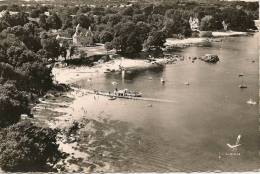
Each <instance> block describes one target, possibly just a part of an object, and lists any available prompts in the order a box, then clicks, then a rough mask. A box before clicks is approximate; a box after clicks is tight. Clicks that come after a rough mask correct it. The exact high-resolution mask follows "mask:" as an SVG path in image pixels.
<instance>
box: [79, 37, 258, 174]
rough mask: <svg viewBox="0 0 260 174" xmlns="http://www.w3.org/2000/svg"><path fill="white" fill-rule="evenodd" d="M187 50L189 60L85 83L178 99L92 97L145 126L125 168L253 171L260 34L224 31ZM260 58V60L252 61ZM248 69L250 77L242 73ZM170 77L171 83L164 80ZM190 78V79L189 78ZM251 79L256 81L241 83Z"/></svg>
mask: <svg viewBox="0 0 260 174" xmlns="http://www.w3.org/2000/svg"><path fill="white" fill-rule="evenodd" d="M206 53H211V54H217V55H218V56H219V57H220V62H218V63H217V64H214V65H210V64H207V63H205V62H201V61H199V60H197V61H195V62H194V63H192V62H191V60H189V59H187V57H189V56H191V57H194V56H197V57H198V56H202V55H204V54H206ZM176 54H180V55H183V56H185V57H186V59H185V60H184V61H178V62H177V63H176V64H171V65H167V66H166V67H165V69H164V70H162V71H145V72H139V73H132V74H126V75H125V78H124V79H122V77H121V75H120V74H110V75H106V76H105V77H102V76H100V77H96V78H93V80H92V81H91V82H88V81H87V80H82V81H80V82H78V84H79V85H81V86H82V87H83V88H95V89H100V90H101V89H102V90H113V89H114V86H113V85H112V84H111V82H112V81H117V82H118V83H119V85H118V88H128V89H131V90H137V91H141V92H142V93H143V95H144V97H149V98H159V99H168V100H172V101H173V102H172V103H163V102H148V101H133V100H125V99H117V100H113V101H110V100H99V98H96V100H93V96H89V98H87V100H86V103H85V106H86V108H87V109H88V113H90V114H89V115H91V113H93V114H97V113H105V114H106V115H110V117H111V119H114V120H120V121H126V122H129V123H131V124H132V125H134V126H136V127H137V128H139V129H140V130H141V131H140V132H139V133H137V134H138V144H139V145H138V146H137V145H136V144H135V145H133V146H131V144H130V145H129V146H127V149H126V150H125V153H126V154H125V155H126V156H127V158H129V163H128V164H125V165H122V166H120V167H119V171H160V172H163V171H183V170H185V171H209V170H225V171H227V170H228V171H231V170H236V171H239V170H243V171H245V170H253V169H257V168H260V167H259V166H260V164H259V161H260V160H259V156H258V149H259V148H258V147H259V141H258V139H259V138H258V137H257V128H258V118H257V117H258V106H257V105H248V104H247V103H246V102H247V101H248V100H249V99H250V98H252V99H253V100H256V101H258V34H255V35H254V36H249V37H231V38H223V39H222V42H214V43H213V44H212V46H211V47H189V48H185V49H183V50H182V51H181V52H178V53H176ZM252 60H254V61H255V62H252ZM239 73H243V74H244V75H245V76H244V77H238V74H239ZM161 77H164V79H165V80H166V83H165V85H162V84H161V83H160V78H161ZM186 81H189V83H190V85H189V86H187V85H185V84H184V83H185V82H186ZM242 81H243V83H245V84H246V85H247V86H248V88H247V89H240V88H239V87H238V85H239V84H241V83H242ZM238 134H241V135H242V138H241V142H240V143H241V144H242V145H241V146H240V147H239V149H238V152H239V153H240V155H239V156H230V155H228V154H230V152H231V151H230V149H228V147H227V145H226V144H227V143H230V144H234V143H235V141H236V137H237V136H238Z"/></svg>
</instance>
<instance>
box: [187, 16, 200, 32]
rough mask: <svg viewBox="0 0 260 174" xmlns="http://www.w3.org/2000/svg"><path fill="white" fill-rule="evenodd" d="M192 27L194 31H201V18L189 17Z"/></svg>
mask: <svg viewBox="0 0 260 174" xmlns="http://www.w3.org/2000/svg"><path fill="white" fill-rule="evenodd" d="M189 23H190V28H191V30H192V31H199V26H200V25H199V19H198V18H196V17H190V19H189Z"/></svg>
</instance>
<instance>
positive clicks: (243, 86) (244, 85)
mask: <svg viewBox="0 0 260 174" xmlns="http://www.w3.org/2000/svg"><path fill="white" fill-rule="evenodd" d="M238 87H239V88H241V89H244V88H247V86H246V84H244V81H243V80H242V83H241V84H240V85H239V86H238Z"/></svg>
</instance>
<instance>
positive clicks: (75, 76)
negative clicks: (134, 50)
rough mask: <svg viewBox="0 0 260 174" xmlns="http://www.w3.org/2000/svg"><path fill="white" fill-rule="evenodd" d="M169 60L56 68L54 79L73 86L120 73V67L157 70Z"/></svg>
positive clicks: (133, 60) (121, 61)
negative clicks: (89, 79)
mask: <svg viewBox="0 0 260 174" xmlns="http://www.w3.org/2000/svg"><path fill="white" fill-rule="evenodd" d="M168 61H169V60H168V59H156V60H155V61H153V63H150V62H149V61H147V60H135V59H125V58H124V59H114V60H111V61H109V62H106V63H101V64H98V65H95V66H93V67H88V66H80V67H74V66H73V67H64V68H62V67H54V68H53V71H52V73H53V75H54V79H55V81H56V82H58V83H64V84H71V83H73V82H76V81H78V80H80V79H83V78H88V77H93V76H100V75H104V73H105V72H106V71H107V70H108V69H109V70H112V71H114V72H115V71H120V66H121V67H123V68H124V69H125V70H126V71H128V70H142V69H143V70H145V69H149V68H156V67H158V66H160V65H164V64H166V63H167V62H168Z"/></svg>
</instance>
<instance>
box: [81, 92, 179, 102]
mask: <svg viewBox="0 0 260 174" xmlns="http://www.w3.org/2000/svg"><path fill="white" fill-rule="evenodd" d="M84 92H85V93H88V94H95V95H101V96H105V97H116V98H122V99H130V100H142V101H151V102H164V103H176V101H173V100H167V99H158V98H147V97H133V96H118V95H115V94H113V93H108V92H104V91H92V90H86V89H84Z"/></svg>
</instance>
